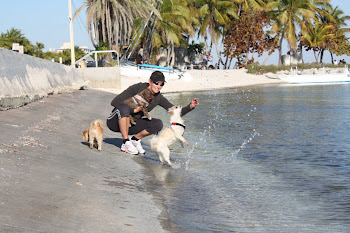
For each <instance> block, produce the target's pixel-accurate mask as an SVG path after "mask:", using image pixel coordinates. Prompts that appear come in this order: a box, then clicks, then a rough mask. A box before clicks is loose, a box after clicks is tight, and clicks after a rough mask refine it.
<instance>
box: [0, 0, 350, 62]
mask: <svg viewBox="0 0 350 233" xmlns="http://www.w3.org/2000/svg"><path fill="white" fill-rule="evenodd" d="M71 1H72V10H73V12H74V11H75V10H76V9H78V8H79V7H80V6H81V5H82V4H83V3H84V2H85V1H83V0H71ZM332 5H333V6H339V8H340V9H342V10H343V11H344V13H345V14H346V15H350V1H349V0H332ZM85 11H86V9H84V10H83V11H82V12H81V14H80V16H79V18H77V19H76V20H75V21H74V26H73V27H74V43H75V45H78V46H88V47H89V48H91V49H93V46H92V43H91V42H90V39H89V35H88V32H87V30H86V27H85V21H86V15H85ZM347 23H348V26H349V27H350V21H349V22H347ZM12 27H14V28H16V29H20V30H21V31H22V33H23V34H24V36H25V37H27V38H28V39H29V40H30V41H31V42H32V43H33V44H35V43H36V42H41V43H43V44H44V45H45V48H44V51H48V50H49V49H50V48H55V49H57V48H60V47H61V46H62V44H63V43H64V42H69V20H68V0H32V1H28V0H11V1H2V3H1V7H0V33H4V32H6V31H7V30H10V29H11V28H12ZM286 52H287V51H286V49H284V51H283V54H285V53H286ZM212 55H214V53H213V54H212ZM265 57H266V56H265V55H263V56H262V58H260V59H259V61H261V62H262V61H263V60H264V59H265ZM342 58H345V60H347V62H348V63H350V57H348V56H343V57H339V58H336V59H342ZM325 59H326V60H325V62H330V56H328V55H327V54H326V57H325ZM276 60H277V58H276V55H275V54H274V55H272V56H271V57H270V58H269V60H268V64H276V63H277V61H276ZM314 60H315V59H314V57H313V54H311V53H304V61H305V62H309V61H312V62H313V61H314ZM214 62H216V61H215V55H214Z"/></svg>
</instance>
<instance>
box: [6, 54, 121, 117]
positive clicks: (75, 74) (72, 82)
mask: <svg viewBox="0 0 350 233" xmlns="http://www.w3.org/2000/svg"><path fill="white" fill-rule="evenodd" d="M120 83H121V81H120V69H119V67H108V68H82V69H77V68H73V67H70V66H66V65H62V64H59V63H55V62H51V61H49V60H45V59H41V58H36V57H33V56H28V55H25V54H19V53H17V52H14V51H11V50H6V49H1V48H0V110H7V109H11V108H18V107H20V106H23V105H26V104H28V103H30V102H33V101H37V100H39V99H42V98H44V97H45V96H47V95H50V94H55V93H64V92H72V91H73V90H75V89H79V88H81V87H82V86H85V85H86V84H88V86H90V87H100V88H101V87H102V88H115V89H120V86H121V85H120Z"/></svg>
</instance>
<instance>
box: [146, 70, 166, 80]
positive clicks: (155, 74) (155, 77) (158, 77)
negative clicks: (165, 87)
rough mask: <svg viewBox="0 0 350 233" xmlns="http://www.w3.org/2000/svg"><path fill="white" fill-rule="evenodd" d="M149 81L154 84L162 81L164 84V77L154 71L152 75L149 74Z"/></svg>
mask: <svg viewBox="0 0 350 233" xmlns="http://www.w3.org/2000/svg"><path fill="white" fill-rule="evenodd" d="M150 79H151V80H152V81H155V82H159V81H163V82H165V77H164V74H163V73H162V72H160V71H154V72H153V73H152V74H151V77H150Z"/></svg>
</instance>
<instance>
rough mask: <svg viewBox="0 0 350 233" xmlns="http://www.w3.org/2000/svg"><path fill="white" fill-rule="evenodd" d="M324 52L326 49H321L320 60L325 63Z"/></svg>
mask: <svg viewBox="0 0 350 233" xmlns="http://www.w3.org/2000/svg"><path fill="white" fill-rule="evenodd" d="M323 53H324V49H321V52H320V54H321V56H320V62H321V63H323Z"/></svg>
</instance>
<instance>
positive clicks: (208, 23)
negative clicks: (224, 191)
mask: <svg viewBox="0 0 350 233" xmlns="http://www.w3.org/2000/svg"><path fill="white" fill-rule="evenodd" d="M196 5H197V6H198V7H199V12H200V21H201V25H200V27H199V34H200V35H201V36H203V37H204V38H205V39H206V38H207V32H209V35H210V38H211V42H212V43H213V44H214V46H215V47H216V52H217V55H218V58H219V62H220V63H221V64H224V63H223V61H222V59H221V54H220V50H219V48H218V39H219V38H220V37H222V36H223V34H224V32H225V26H227V25H229V23H230V22H231V18H238V15H237V12H238V6H237V4H236V1H228V0H197V1H196ZM207 52H208V53H209V54H210V53H211V51H207Z"/></svg>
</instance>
